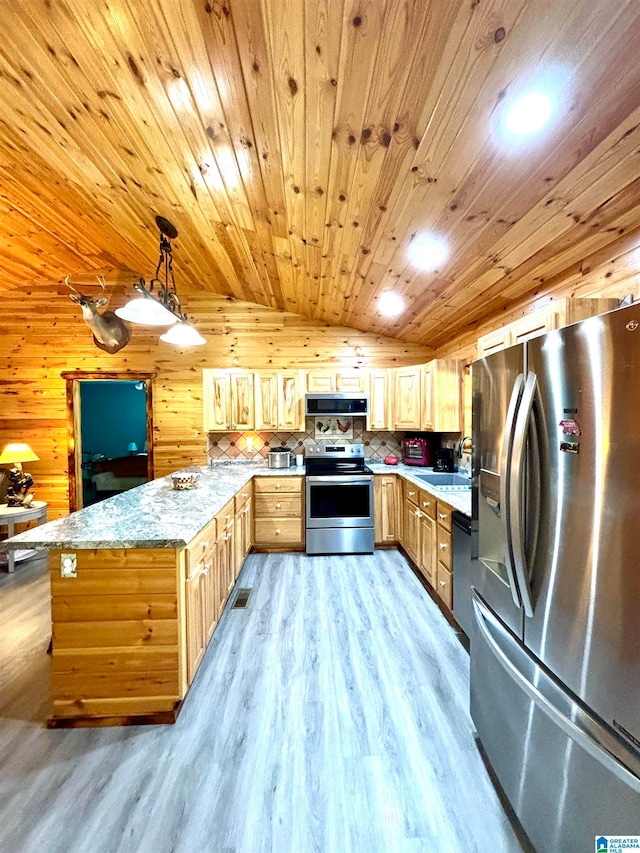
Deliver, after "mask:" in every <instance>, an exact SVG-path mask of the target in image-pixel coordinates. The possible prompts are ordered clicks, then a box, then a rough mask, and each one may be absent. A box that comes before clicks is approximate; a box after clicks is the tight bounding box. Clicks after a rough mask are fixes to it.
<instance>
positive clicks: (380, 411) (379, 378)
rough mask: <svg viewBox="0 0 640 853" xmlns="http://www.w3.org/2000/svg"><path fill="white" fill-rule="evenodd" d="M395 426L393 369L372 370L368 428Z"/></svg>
mask: <svg viewBox="0 0 640 853" xmlns="http://www.w3.org/2000/svg"><path fill="white" fill-rule="evenodd" d="M393 428H394V425H393V370H392V369H391V368H387V369H382V370H370V371H369V414H368V416H367V429H368V430H369V431H376V430H393Z"/></svg>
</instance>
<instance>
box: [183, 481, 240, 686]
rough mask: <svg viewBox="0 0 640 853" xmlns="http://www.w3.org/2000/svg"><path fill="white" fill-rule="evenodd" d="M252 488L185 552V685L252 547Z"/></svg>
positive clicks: (236, 499)
mask: <svg viewBox="0 0 640 853" xmlns="http://www.w3.org/2000/svg"><path fill="white" fill-rule="evenodd" d="M252 505H253V501H252V496H251V484H248V485H247V486H246V487H245V488H244V489H243V490H241V491H240V492H238V494H237V495H236V496H235V498H233V499H232V500H230V501H229V502H228V503H227V504H225V506H224V507H223V508H222V509H221V510H220V512H219V513H218V515H216V517H215V518H214V519H213V521H211V522H209V524H208V525H207V526H206V527H205V528H204V530H203V531H201V533H199V534H198V536H197V537H196V538H195V539H194V540H193V541H192V542H190V543H189V545H188V546H187V547H186V548H185V552H186V562H185V595H184V603H185V618H186V632H185V633H186V664H187V684H188V685H190V684H191V682H192V681H193V679H194V677H195V674H196V672H197V671H198V667H199V666H200V663H201V661H202V658H203V657H204V653H205V651H206V649H207V645H208V643H209V640H210V639H211V637H212V635H213V631H214V629H215V627H216V625H217V624H218V620H219V619H220V616H221V614H222V611H223V609H224V606H225V604H226V602H227V599H228V597H229V593H230V592H231V590H232V589H233V586H234V584H235V582H236V578H237V577H238V575H239V573H240V569H241V568H242V564H243V563H244V560H245V558H246V556H247V554H248V552H249V549H250V548H251V511H252Z"/></svg>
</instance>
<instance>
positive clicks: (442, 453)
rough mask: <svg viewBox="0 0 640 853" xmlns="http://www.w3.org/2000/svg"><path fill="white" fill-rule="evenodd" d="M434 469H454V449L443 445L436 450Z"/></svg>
mask: <svg viewBox="0 0 640 853" xmlns="http://www.w3.org/2000/svg"><path fill="white" fill-rule="evenodd" d="M433 470H434V471H453V449H452V448H451V447H441V448H440V449H439V450H436V460H435V462H434V463H433Z"/></svg>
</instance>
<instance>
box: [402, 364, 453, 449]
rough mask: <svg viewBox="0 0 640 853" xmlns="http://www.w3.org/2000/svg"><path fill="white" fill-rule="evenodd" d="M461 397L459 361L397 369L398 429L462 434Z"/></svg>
mask: <svg viewBox="0 0 640 853" xmlns="http://www.w3.org/2000/svg"><path fill="white" fill-rule="evenodd" d="M461 395H462V372H461V364H460V362H459V361H456V360H455V359H452V358H448V359H440V360H437V361H430V362H428V363H427V364H422V365H416V366H415V367H398V368H396V370H395V383H394V400H393V409H394V417H393V423H394V429H398V430H419V431H423V430H429V431H432V432H460V430H461V428H462V423H461Z"/></svg>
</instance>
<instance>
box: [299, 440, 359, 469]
mask: <svg viewBox="0 0 640 853" xmlns="http://www.w3.org/2000/svg"><path fill="white" fill-rule="evenodd" d="M364 463H365V456H364V444H321V445H317V446H315V447H308V448H307V450H306V454H305V469H306V473H307V474H317V475H323V474H324V475H330V474H340V475H344V474H371V473H372V471H371V469H370V468H367V466H366V465H365V464H364Z"/></svg>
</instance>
